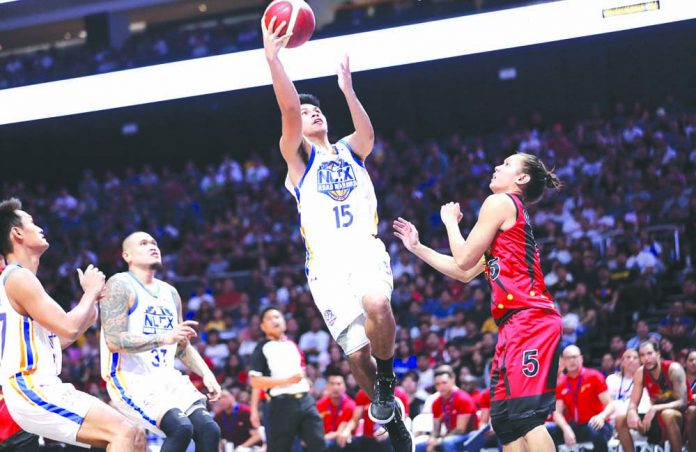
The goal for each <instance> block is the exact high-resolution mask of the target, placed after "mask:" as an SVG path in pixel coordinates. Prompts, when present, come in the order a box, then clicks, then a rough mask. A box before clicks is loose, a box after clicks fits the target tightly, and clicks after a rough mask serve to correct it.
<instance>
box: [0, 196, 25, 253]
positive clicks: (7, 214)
mask: <svg viewBox="0 0 696 452" xmlns="http://www.w3.org/2000/svg"><path fill="white" fill-rule="evenodd" d="M18 210H22V202H21V201H20V200H19V199H17V198H10V199H6V200H4V201H2V202H0V254H2V256H3V257H6V256H7V255H8V254H10V253H11V252H12V251H13V248H12V240H10V231H11V230H12V228H15V227H20V228H21V227H22V218H21V217H20V216H19V215H18V214H17V211H18Z"/></svg>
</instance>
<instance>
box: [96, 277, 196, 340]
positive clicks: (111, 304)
mask: <svg viewBox="0 0 696 452" xmlns="http://www.w3.org/2000/svg"><path fill="white" fill-rule="evenodd" d="M134 296H135V294H134V293H133V291H132V289H131V286H130V284H129V283H127V282H125V281H123V280H122V279H121V278H119V277H118V276H112V277H111V278H110V279H109V281H108V282H107V283H106V287H105V289H104V296H103V297H102V300H101V302H100V303H99V314H100V316H101V324H102V330H103V332H104V339H105V340H106V345H107V347H109V350H110V351H111V352H127V353H139V352H145V351H148V350H152V349H153V348H156V347H159V346H161V345H168V344H175V343H178V342H179V341H180V340H184V339H186V340H188V338H189V337H192V336H195V335H196V331H195V330H194V329H193V326H195V325H196V324H197V323H196V322H193V321H187V322H183V323H179V324H177V325H176V326H175V327H174V328H173V329H172V330H170V331H169V332H167V333H163V334H147V335H146V334H134V333H129V332H128V309H129V306H130V304H131V303H132V301H133V297H134Z"/></svg>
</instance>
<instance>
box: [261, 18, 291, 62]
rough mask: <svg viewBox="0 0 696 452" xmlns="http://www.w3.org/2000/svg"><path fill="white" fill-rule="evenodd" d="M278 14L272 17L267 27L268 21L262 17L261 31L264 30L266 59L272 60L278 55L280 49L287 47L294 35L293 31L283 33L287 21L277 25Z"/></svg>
mask: <svg viewBox="0 0 696 452" xmlns="http://www.w3.org/2000/svg"><path fill="white" fill-rule="evenodd" d="M276 19H277V18H276V16H273V17H272V18H271V21H270V22H269V23H268V27H266V23H265V22H264V20H263V19H261V31H262V32H263V49H264V51H265V53H266V59H267V60H269V61H271V60H274V59H276V58H277V57H278V52H280V49H282V48H283V47H285V46H286V45H287V43H288V41H289V40H290V37H291V36H292V32H288V33H285V34H284V35H281V34H280V33H281V32H282V31H283V30H285V28H286V27H285V26H286V25H287V23H286V22H285V21H282V22H281V23H279V24H278V25H277V26H276Z"/></svg>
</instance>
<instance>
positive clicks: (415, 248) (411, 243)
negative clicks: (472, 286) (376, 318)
mask: <svg viewBox="0 0 696 452" xmlns="http://www.w3.org/2000/svg"><path fill="white" fill-rule="evenodd" d="M393 227H394V235H395V236H396V237H398V238H399V239H401V242H402V243H403V244H404V247H405V248H406V249H407V250H408V251H410V252H412V253H413V254H415V255H416V256H418V258H419V259H420V260H422V261H423V262H425V263H426V264H428V265H430V266H431V267H433V268H434V269H435V270H437V271H439V272H440V273H442V274H444V275H447V276H449V277H450V278H454V279H456V280H459V281H461V282H463V283H468V282H469V281H471V280H473V279H474V278H476V277H477V276H478V275H480V274H481V272H483V270H484V267H485V260H484V259H483V257H482V258H481V259H480V260H479V262H478V264H476V265H474V266H473V267H472V268H471V269H469V270H462V269H461V268H460V267H459V265H457V262H455V260H454V257H452V256H448V255H446V254H442V253H438V252H437V251H435V250H434V249H432V248H430V247H428V246H426V245H423V244H422V243H421V242H420V238H419V237H418V229H416V227H415V226H414V225H413V223H411V222H410V221H408V220H404V219H403V218H401V217H399V218H398V219H397V220H395V221H394V224H393Z"/></svg>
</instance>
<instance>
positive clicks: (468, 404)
mask: <svg viewBox="0 0 696 452" xmlns="http://www.w3.org/2000/svg"><path fill="white" fill-rule="evenodd" d="M454 409H455V411H456V412H457V414H474V413H476V403H475V402H474V399H473V398H472V397H471V396H470V395H469V394H467V393H466V392H463V391H460V392H458V393H457V397H456V398H455V399H454Z"/></svg>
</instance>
